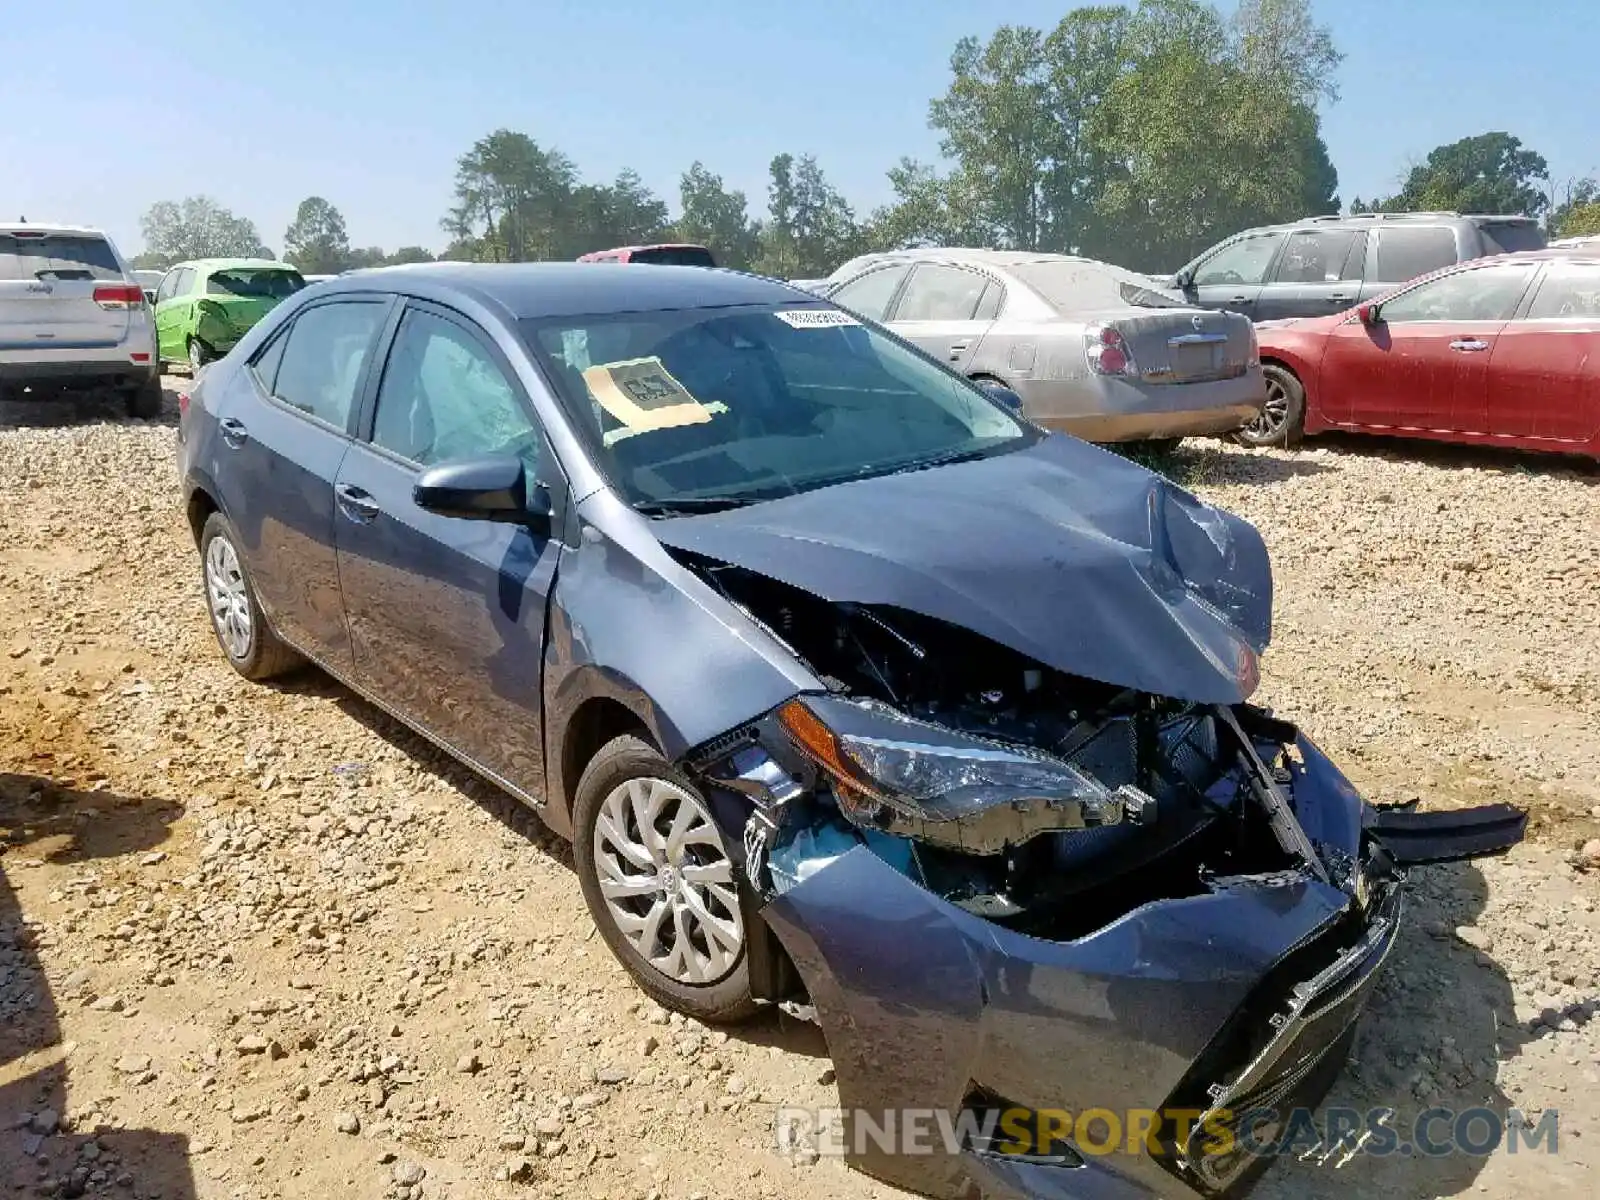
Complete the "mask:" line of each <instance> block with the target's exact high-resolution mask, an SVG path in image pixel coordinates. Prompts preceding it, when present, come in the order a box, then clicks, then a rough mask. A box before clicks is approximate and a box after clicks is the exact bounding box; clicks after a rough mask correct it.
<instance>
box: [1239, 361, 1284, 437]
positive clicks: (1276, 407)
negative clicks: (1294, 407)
mask: <svg viewBox="0 0 1600 1200" xmlns="http://www.w3.org/2000/svg"><path fill="white" fill-rule="evenodd" d="M1288 421H1289V392H1288V389H1286V388H1285V387H1284V386H1283V381H1282V380H1279V379H1274V378H1273V377H1272V376H1271V375H1268V376H1267V402H1266V403H1265V404H1264V405H1262V407H1261V412H1260V413H1259V414H1258V415H1257V416H1255V417H1253V418H1252V419H1251V420H1250V421H1249V422H1248V423H1247V424H1246V425H1245V427H1244V432H1245V433H1246V434H1247V435H1249V437H1250V439H1251V440H1252V441H1253V442H1255V443H1256V444H1257V445H1266V444H1268V443H1270V442H1276V441H1278V440H1279V439H1281V438H1282V437H1283V430H1284V426H1285V425H1287V424H1288Z"/></svg>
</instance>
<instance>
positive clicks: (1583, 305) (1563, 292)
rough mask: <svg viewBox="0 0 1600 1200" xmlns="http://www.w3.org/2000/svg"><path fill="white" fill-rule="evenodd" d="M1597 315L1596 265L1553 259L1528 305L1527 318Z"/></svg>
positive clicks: (1599, 268) (1599, 273)
mask: <svg viewBox="0 0 1600 1200" xmlns="http://www.w3.org/2000/svg"><path fill="white" fill-rule="evenodd" d="M1561 317H1577V318H1580V319H1582V318H1589V319H1593V318H1596V317H1600V265H1596V264H1594V263H1555V264H1553V265H1552V266H1551V267H1550V270H1549V272H1548V273H1547V274H1546V275H1545V277H1544V282H1543V283H1541V284H1540V285H1539V291H1538V292H1537V293H1536V294H1535V295H1534V297H1533V303H1532V304H1531V305H1530V306H1529V308H1528V320H1530V321H1537V320H1540V319H1546V320H1549V319H1552V318H1554V319H1559V318H1561Z"/></svg>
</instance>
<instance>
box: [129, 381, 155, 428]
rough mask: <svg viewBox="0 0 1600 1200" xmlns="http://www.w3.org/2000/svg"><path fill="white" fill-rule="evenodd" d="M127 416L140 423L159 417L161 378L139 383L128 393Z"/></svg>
mask: <svg viewBox="0 0 1600 1200" xmlns="http://www.w3.org/2000/svg"><path fill="white" fill-rule="evenodd" d="M127 399H128V415H129V416H130V417H135V418H137V419H138V420H141V421H150V420H154V419H155V418H156V417H159V416H160V415H161V378H160V376H157V377H155V378H153V379H150V380H148V381H147V382H145V383H141V384H140V385H139V386H138V387H136V388H134V389H133V390H132V391H131V392H129V393H128V397H127Z"/></svg>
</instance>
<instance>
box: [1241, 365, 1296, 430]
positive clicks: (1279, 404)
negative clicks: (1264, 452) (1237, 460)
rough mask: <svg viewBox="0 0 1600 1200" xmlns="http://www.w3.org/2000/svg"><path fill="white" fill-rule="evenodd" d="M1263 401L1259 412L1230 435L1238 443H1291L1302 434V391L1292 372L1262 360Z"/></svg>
mask: <svg viewBox="0 0 1600 1200" xmlns="http://www.w3.org/2000/svg"><path fill="white" fill-rule="evenodd" d="M1261 374H1262V375H1264V376H1265V377H1266V381H1267V402H1266V404H1265V405H1264V406H1263V407H1262V409H1261V415H1260V416H1258V417H1257V418H1256V419H1255V420H1253V421H1251V422H1250V423H1249V424H1248V425H1246V426H1245V427H1244V428H1243V429H1241V430H1239V431H1238V432H1237V433H1235V434H1234V435H1233V440H1234V441H1236V442H1238V443H1239V444H1240V445H1241V446H1293V445H1297V444H1298V443H1299V441H1300V439H1301V437H1302V436H1303V435H1304V433H1305V425H1306V390H1305V388H1304V387H1302V386H1301V384H1300V381H1299V380H1298V379H1296V378H1295V375H1294V372H1293V371H1291V370H1289V369H1288V368H1287V367H1280V366H1278V364H1276V363H1266V364H1264V365H1263V366H1262V368H1261Z"/></svg>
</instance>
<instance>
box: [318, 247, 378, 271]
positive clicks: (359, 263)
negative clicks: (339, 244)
mask: <svg viewBox="0 0 1600 1200" xmlns="http://www.w3.org/2000/svg"><path fill="white" fill-rule="evenodd" d="M386 261H387V256H386V255H385V254H384V252H383V247H382V246H362V247H358V248H357V249H354V250H351V251H349V252H347V253H346V254H345V256H344V265H343V266H341V267H340V268H339V270H340V271H356V270H360V269H361V268H363V267H381V266H383V265H384V263H385V262H386ZM314 273H315V274H319V275H333V274H337V272H335V271H318V272H314Z"/></svg>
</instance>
